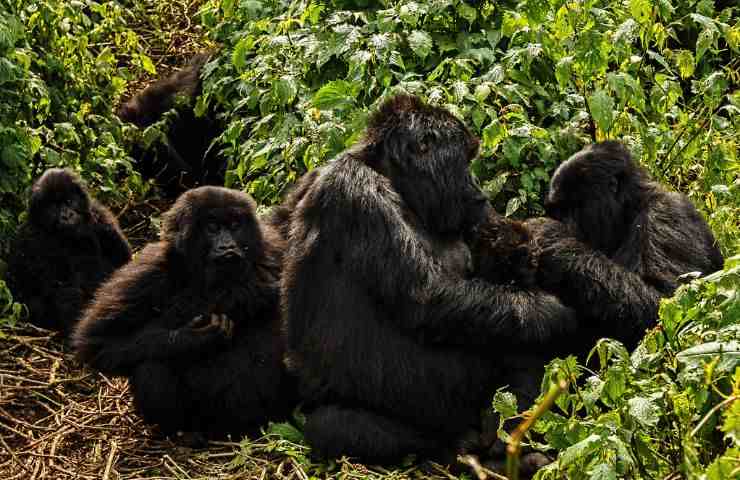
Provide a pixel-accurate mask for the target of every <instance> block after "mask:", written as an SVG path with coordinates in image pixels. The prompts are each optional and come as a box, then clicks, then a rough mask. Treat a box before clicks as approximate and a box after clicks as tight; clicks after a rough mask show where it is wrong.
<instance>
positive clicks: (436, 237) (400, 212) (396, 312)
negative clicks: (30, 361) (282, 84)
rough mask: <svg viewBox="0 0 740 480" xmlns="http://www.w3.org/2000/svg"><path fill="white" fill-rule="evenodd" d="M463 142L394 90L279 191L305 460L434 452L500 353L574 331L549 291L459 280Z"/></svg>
mask: <svg viewBox="0 0 740 480" xmlns="http://www.w3.org/2000/svg"><path fill="white" fill-rule="evenodd" d="M477 148H478V142H477V140H476V139H475V138H474V137H473V136H472V135H471V134H470V132H469V131H468V129H467V128H466V127H465V126H464V125H463V124H462V122H460V121H459V120H458V119H456V118H455V117H454V116H452V115H451V114H450V113H449V112H447V111H445V110H443V109H440V108H435V107H432V106H429V105H426V104H424V103H422V101H421V100H419V99H418V98H415V97H411V96H397V97H395V98H392V99H390V100H388V101H386V102H385V103H383V104H382V105H381V106H380V108H379V110H378V111H377V112H376V113H375V114H374V115H372V116H371V118H370V120H369V126H368V128H367V130H366V132H365V135H364V138H363V140H361V141H360V142H359V143H358V144H357V145H355V146H354V147H353V148H351V149H349V150H348V151H346V152H344V153H343V154H341V155H340V156H339V157H338V158H337V159H335V160H334V161H333V162H331V163H329V164H328V165H327V166H326V167H323V168H322V169H321V170H320V171H319V172H318V173H316V174H315V175H314V176H313V177H312V178H311V179H309V180H308V181H307V182H306V184H303V185H302V186H301V188H299V189H298V191H299V192H300V193H298V194H297V196H294V197H293V200H294V203H295V211H293V212H292V213H291V214H290V215H289V216H288V219H289V223H290V225H289V228H288V229H286V230H285V232H287V235H288V240H289V242H288V245H289V246H288V252H287V254H286V258H285V264H284V268H285V270H284V276H283V280H282V282H281V288H282V296H281V299H282V302H283V314H284V321H285V325H284V328H285V331H286V333H287V342H288V352H287V361H288V364H289V367H290V368H292V369H293V371H295V372H296V373H297V375H298V377H299V383H300V388H301V389H302V394H303V395H304V398H305V399H306V401H307V403H308V407H309V410H310V411H309V414H308V418H307V423H306V427H305V435H306V438H307V440H308V441H309V443H310V444H311V446H312V448H313V450H314V452H315V453H318V454H319V455H323V456H329V457H335V456H339V455H351V456H358V457H362V458H363V459H364V460H368V461H381V462H382V461H392V460H395V459H399V458H400V457H401V456H403V455H404V454H408V453H418V454H421V455H424V456H427V457H429V456H431V457H436V458H442V459H447V458H449V457H447V456H446V454H450V453H453V452H454V450H455V448H457V447H459V446H460V445H461V444H462V443H463V441H464V440H463V439H468V438H471V435H469V434H470V433H471V431H472V433H477V431H476V430H477V429H478V428H479V427H480V410H481V408H483V407H484V406H486V405H487V404H488V402H489V401H490V398H491V395H492V393H493V391H494V390H495V387H496V386H500V385H499V383H498V381H497V378H498V374H499V373H500V372H498V371H497V363H498V362H497V360H496V359H497V355H498V351H499V349H500V345H502V344H506V345H510V346H512V348H513V347H519V348H527V347H528V346H529V345H542V344H544V343H545V342H547V341H548V339H549V338H550V336H552V335H555V334H562V333H564V332H565V331H568V330H569V328H570V327H571V325H572V324H573V323H574V321H575V320H574V318H573V316H572V312H571V311H570V310H569V309H567V308H565V307H563V306H562V304H560V302H558V301H557V299H555V298H554V297H553V296H544V295H543V296H538V295H530V296H526V298H523V297H520V296H518V295H513V294H512V292H511V290H510V289H507V288H502V287H500V286H497V285H489V284H486V283H485V282H482V281H476V280H466V279H465V278H464V277H463V275H461V274H460V273H461V272H460V271H461V270H462V271H464V270H465V268H467V267H466V264H467V263H469V251H468V253H467V257H466V254H465V250H464V249H463V250H460V249H459V248H458V247H459V246H460V245H463V244H462V240H463V235H464V234H465V233H466V232H467V231H468V230H469V229H470V228H472V227H473V226H474V225H475V224H477V223H478V222H479V221H480V220H481V219H482V218H483V217H484V216H485V215H486V212H487V210H488V208H489V206H488V204H487V202H486V201H485V199H484V196H483V194H482V193H481V191H480V190H479V189H478V187H477V185H476V184H475V182H474V181H473V178H472V177H471V175H470V172H469V163H470V161H471V160H472V159H473V158H474V157H475V155H476V153H477ZM450 249H451V251H452V252H457V253H453V254H452V255H451V256H450V255H446V254H442V253H440V252H443V251H446V250H450ZM450 262H451V263H452V264H453V265H452V266H450V265H448V263H450Z"/></svg>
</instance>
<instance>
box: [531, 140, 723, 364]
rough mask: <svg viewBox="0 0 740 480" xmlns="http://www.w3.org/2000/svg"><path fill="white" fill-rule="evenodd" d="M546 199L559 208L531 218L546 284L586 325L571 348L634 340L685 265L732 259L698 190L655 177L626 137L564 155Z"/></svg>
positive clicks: (717, 264)
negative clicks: (680, 189) (695, 194)
mask: <svg viewBox="0 0 740 480" xmlns="http://www.w3.org/2000/svg"><path fill="white" fill-rule="evenodd" d="M545 209H546V212H547V214H548V216H549V217H551V218H540V219H533V220H529V221H528V222H527V227H528V228H529V229H530V231H531V232H532V234H533V238H534V241H535V242H536V243H537V245H538V247H539V249H540V250H539V252H538V262H539V265H538V271H539V274H538V280H537V282H538V284H540V285H541V286H543V287H544V288H546V289H547V290H548V291H550V292H552V293H554V294H556V295H557V296H558V297H559V298H560V299H561V300H562V301H563V302H564V303H565V304H566V305H569V306H572V307H573V308H574V309H575V310H576V311H577V312H578V317H579V328H578V334H577V335H572V336H568V337H567V338H566V339H564V341H563V342H562V346H563V347H564V348H565V350H566V352H567V353H578V352H581V353H583V352H587V351H588V350H589V349H590V348H592V347H593V346H594V343H595V342H596V340H598V339H599V338H601V337H611V338H615V339H617V340H620V341H621V342H623V343H624V344H625V345H626V346H627V347H628V348H634V347H635V346H636V344H637V342H638V341H639V339H640V338H642V336H643V335H644V333H645V330H646V329H647V328H649V327H652V326H653V325H655V323H656V322H657V318H658V306H659V303H660V299H661V298H662V297H666V296H670V295H671V294H673V292H674V290H675V289H676V287H677V286H678V284H679V277H680V276H681V275H683V274H686V273H689V272H701V273H703V274H708V273H711V272H714V271H715V270H718V269H720V268H722V265H723V262H724V260H723V258H722V254H721V253H720V251H719V249H718V248H717V244H716V241H715V239H714V236H713V235H712V232H711V231H710V229H709V227H708V226H707V224H706V222H705V221H704V219H703V218H702V217H701V215H700V214H699V212H697V210H696V208H694V206H693V205H692V204H691V202H690V201H689V200H688V198H686V197H685V196H684V195H682V194H679V193H674V192H669V191H667V190H666V189H664V188H663V187H662V186H661V185H659V184H658V183H656V182H653V181H651V180H650V178H649V177H648V174H647V173H646V172H645V171H644V170H643V169H642V168H640V166H639V165H638V164H637V163H636V162H635V161H634V160H633V159H632V157H631V156H630V153H629V152H628V150H627V149H626V148H625V147H624V146H623V145H622V144H621V143H618V142H614V141H608V142H603V143H597V144H594V145H591V146H589V147H586V148H585V149H583V150H582V151H581V152H579V153H576V154H575V155H573V156H572V157H571V158H570V159H568V160H567V161H566V162H565V163H563V164H562V165H561V166H560V167H559V168H558V169H557V170H556V171H555V173H554V175H553V177H552V181H551V183H550V191H549V194H548V197H547V200H546V202H545Z"/></svg>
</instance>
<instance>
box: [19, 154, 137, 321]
mask: <svg viewBox="0 0 740 480" xmlns="http://www.w3.org/2000/svg"><path fill="white" fill-rule="evenodd" d="M11 248H12V250H11V257H10V260H9V265H8V280H9V284H10V288H11V290H12V291H13V293H15V294H16V295H17V297H18V298H17V299H18V300H19V301H21V302H23V303H25V304H26V305H27V306H28V310H29V313H30V321H31V322H32V323H34V324H35V325H38V326H40V327H44V328H49V329H58V330H62V331H64V332H67V331H69V330H70V329H71V328H72V326H73V325H74V324H75V322H76V321H77V319H78V317H79V315H80V311H81V309H82V308H83V306H84V305H85V303H87V302H88V301H89V300H90V298H92V295H93V293H94V292H95V289H96V288H97V287H98V285H99V284H100V283H101V282H102V281H103V280H105V279H106V278H107V277H108V275H110V274H111V273H112V272H113V271H114V270H115V269H116V268H118V267H120V266H121V265H123V264H124V263H126V262H127V261H128V260H129V259H130V258H131V250H130V249H129V245H128V242H127V241H126V238H125V236H124V235H123V232H121V229H120V228H119V227H118V222H117V221H116V219H115V217H114V216H113V214H111V212H110V211H109V210H108V209H107V208H105V207H104V206H102V205H101V204H100V203H98V202H97V201H95V200H94V199H93V198H90V196H89V195H88V193H87V190H86V188H85V186H84V185H83V183H82V181H81V180H80V178H79V177H78V176H77V175H76V174H75V173H73V172H72V171H70V170H66V169H60V168H52V169H49V170H47V171H46V172H44V174H43V175H42V176H41V177H40V178H39V179H38V180H37V181H36V182H35V183H34V185H33V187H32V189H31V200H30V204H29V212H28V221H27V222H26V223H25V224H24V225H22V226H21V228H20V231H19V233H18V236H17V238H16V239H15V241H14V243H13V246H12V247H11Z"/></svg>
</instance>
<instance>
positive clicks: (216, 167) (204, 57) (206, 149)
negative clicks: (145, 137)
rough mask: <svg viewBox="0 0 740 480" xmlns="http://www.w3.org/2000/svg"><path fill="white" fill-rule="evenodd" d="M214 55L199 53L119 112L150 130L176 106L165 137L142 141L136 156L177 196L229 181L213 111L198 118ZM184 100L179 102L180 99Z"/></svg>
mask: <svg viewBox="0 0 740 480" xmlns="http://www.w3.org/2000/svg"><path fill="white" fill-rule="evenodd" d="M210 57H211V55H210V54H209V53H201V54H198V55H196V56H195V57H193V59H192V60H191V61H190V63H189V64H188V65H187V66H186V67H185V68H183V69H182V70H180V71H178V72H176V73H174V74H172V75H170V76H169V77H166V78H163V79H160V80H158V81H156V82H154V83H153V84H151V85H149V86H148V87H146V88H145V89H143V90H142V91H140V92H139V93H137V94H136V95H134V96H133V97H132V98H131V99H130V100H128V101H127V102H125V103H123V104H122V105H121V106H120V107H119V109H118V111H117V114H118V116H119V117H120V118H121V120H124V121H126V122H130V123H133V124H134V125H136V126H137V127H139V128H146V127H149V126H150V125H152V124H154V123H155V122H158V121H159V120H161V119H162V115H163V114H164V113H165V112H167V111H169V110H171V109H173V108H174V109H175V111H176V118H175V119H173V120H172V121H170V122H169V123H167V124H166V125H165V126H166V128H165V131H164V134H165V137H166V138H165V139H164V141H162V142H155V143H154V144H153V145H151V146H149V147H145V146H143V145H136V146H135V147H134V151H133V152H132V156H133V157H134V158H136V160H137V163H138V165H139V170H140V172H141V174H142V176H143V177H144V178H154V179H156V182H157V184H158V185H160V186H161V187H163V189H164V191H165V193H167V194H169V195H177V194H178V193H181V192H183V191H184V190H187V189H188V188H191V187H193V186H196V185H220V184H223V180H224V173H225V167H226V165H225V162H224V161H223V160H221V159H219V157H218V155H217V152H216V150H215V149H212V148H211V143H212V142H213V140H214V139H215V138H216V137H217V136H218V135H219V134H220V133H221V132H220V126H219V124H218V122H217V121H216V120H215V119H214V118H213V115H208V114H206V115H203V116H200V117H198V116H196V115H195V111H194V103H195V99H196V98H197V97H198V96H199V95H200V93H201V78H200V75H201V71H202V69H203V66H204V65H205V63H206V62H207V61H208V60H209V59H210ZM178 98H181V99H183V101H182V102H177V99H178Z"/></svg>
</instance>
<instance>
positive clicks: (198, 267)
mask: <svg viewBox="0 0 740 480" xmlns="http://www.w3.org/2000/svg"><path fill="white" fill-rule="evenodd" d="M282 250H283V242H282V239H281V238H280V236H279V235H278V234H277V233H276V232H275V231H274V230H273V229H272V228H270V227H268V226H266V225H261V224H260V223H259V222H258V220H257V219H256V217H255V205H254V202H253V200H252V199H251V198H250V197H249V196H247V195H246V194H243V193H240V192H237V191H233V190H229V189H226V188H221V187H201V188H198V189H195V190H190V191H189V192H186V193H185V194H183V195H181V196H180V198H179V199H178V200H177V202H175V204H174V206H173V207H172V208H171V209H170V211H169V212H167V213H166V215H165V219H164V227H163V232H162V238H161V240H160V241H159V242H157V243H152V244H150V245H148V246H147V247H146V248H145V249H144V250H143V251H142V252H141V253H140V254H139V255H138V256H137V257H136V258H135V259H134V260H133V261H132V262H130V263H129V264H128V265H126V266H125V267H123V268H122V269H121V270H119V271H118V272H117V273H116V275H114V276H113V277H112V278H111V279H110V281H108V282H107V283H106V284H105V285H104V286H103V287H101V289H100V291H99V292H98V293H97V295H96V297H95V301H94V303H93V304H92V305H91V306H90V308H89V309H88V310H87V312H86V313H85V315H84V318H83V320H82V321H81V322H80V325H79V326H78V328H77V330H76V332H75V335H74V346H75V347H76V349H77V353H78V355H79V357H80V358H81V359H82V360H84V361H86V362H89V363H90V364H91V365H92V366H93V367H95V368H97V369H98V370H100V371H101V372H103V373H106V374H112V375H122V376H127V377H129V379H130V382H131V388H132V391H133V395H134V401H135V404H136V406H137V408H138V410H139V411H140V413H141V415H142V416H143V417H144V419H145V420H146V421H147V422H150V423H157V424H159V426H160V427H161V429H162V431H163V432H164V433H165V434H171V433H174V432H189V433H195V434H198V435H195V437H193V438H197V439H201V438H202V437H200V435H199V434H201V433H202V434H205V435H206V436H209V437H218V436H223V435H226V434H235V435H240V434H244V433H251V432H252V431H253V430H254V429H255V428H256V427H258V426H259V425H260V424H261V423H262V422H264V421H265V420H267V419H268V418H274V417H276V416H280V415H282V414H284V413H285V412H286V411H287V410H288V407H289V406H290V405H289V401H290V400H291V399H292V395H291V394H290V388H289V383H288V382H287V379H286V377H285V375H284V370H283V367H282V354H283V345H282V342H281V340H280V335H279V325H278V318H279V316H278V288H279V280H280V266H281V265H280V264H281V251H282Z"/></svg>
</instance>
